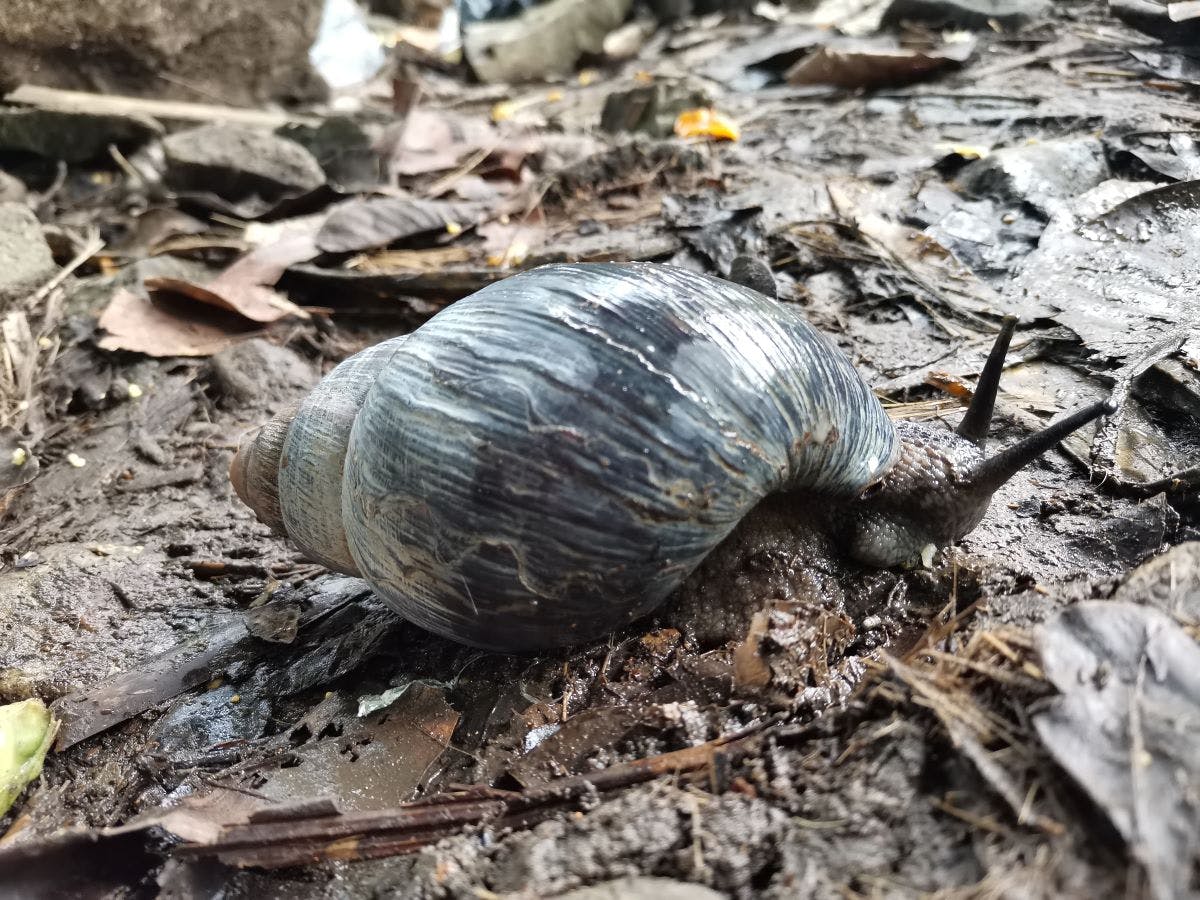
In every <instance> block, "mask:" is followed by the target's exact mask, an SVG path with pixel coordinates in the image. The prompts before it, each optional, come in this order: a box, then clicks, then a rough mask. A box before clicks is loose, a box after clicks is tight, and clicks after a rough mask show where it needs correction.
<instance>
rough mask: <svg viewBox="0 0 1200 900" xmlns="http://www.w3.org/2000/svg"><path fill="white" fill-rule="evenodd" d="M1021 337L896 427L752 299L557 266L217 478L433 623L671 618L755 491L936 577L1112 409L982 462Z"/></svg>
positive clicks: (718, 289) (435, 331)
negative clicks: (961, 391)
mask: <svg viewBox="0 0 1200 900" xmlns="http://www.w3.org/2000/svg"><path fill="white" fill-rule="evenodd" d="M767 274H768V276H769V272H768V273H767ZM758 283H759V284H761V283H762V280H761V279H759V280H758ZM767 290H768V291H769V290H770V289H769V288H768V289H767ZM1014 324H1015V322H1014V320H1008V321H1006V322H1005V324H1004V326H1003V327H1002V329H1001V332H1000V335H999V338H998V339H997V341H996V345H995V347H994V348H993V350H992V352H991V355H990V356H989V359H988V362H987V364H986V366H985V368H984V371H983V374H982V375H981V377H980V381H979V385H978V388H977V390H976V392H975V395H974V398H973V401H972V403H971V405H970V407H969V409H968V411H967V413H966V415H965V417H964V418H963V420H962V423H961V424H960V425H959V426H958V429H957V432H950V431H949V430H946V429H943V428H941V427H936V426H931V425H921V424H915V423H900V424H897V425H893V424H892V422H891V421H890V420H889V418H888V416H887V414H886V413H885V411H884V408H883V406H882V405H881V404H880V402H879V401H878V400H877V399H876V397H875V396H874V394H873V393H872V392H871V390H870V389H869V388H868V387H867V385H866V383H865V382H864V381H863V379H862V378H861V377H860V375H859V374H858V373H857V372H856V371H855V369H854V367H853V366H852V365H851V363H850V361H849V359H848V358H847V357H846V356H845V355H844V354H843V353H842V352H841V351H840V350H839V349H838V348H837V347H836V346H835V345H834V344H833V343H832V342H831V341H830V340H829V339H828V338H826V337H825V336H823V335H822V334H820V333H819V332H818V331H817V330H816V329H814V328H813V327H812V326H811V325H810V324H809V323H808V322H807V321H806V320H805V319H804V318H803V316H802V315H800V313H799V312H797V311H796V310H795V309H794V308H793V307H791V306H789V305H788V304H786V303H781V302H779V301H777V300H775V299H774V298H773V297H771V296H768V295H767V294H766V293H763V292H760V291H756V290H753V289H751V288H749V287H745V286H743V285H741V284H736V283H733V282H731V281H725V280H722V279H718V278H715V277H712V276H708V275H701V274H696V273H694V272H691V271H688V270H684V269H680V268H676V267H672V266H667V265H659V264H653V263H633V264H624V265H618V264H608V263H597V264H575V265H565V264H556V265H548V266H543V267H540V268H537V269H533V270H530V271H528V272H524V273H521V274H518V275H514V276H512V277H510V278H507V279H504V280H502V281H499V282H497V283H495V284H492V285H489V286H487V287H485V288H483V289H482V290H480V291H478V292H477V293H475V294H472V295H471V296H469V297H467V298H465V299H463V300H459V301H458V302H457V303H455V304H453V305H451V306H449V307H447V308H446V309H444V310H442V311H441V312H439V313H438V314H437V315H435V316H434V317H432V318H431V319H430V320H429V321H428V322H426V323H425V324H424V325H422V326H421V327H420V328H418V329H417V330H416V331H414V332H412V333H410V334H408V335H404V336H401V337H397V338H393V339H391V340H389V341H385V342H383V343H381V344H378V345H376V346H373V347H370V348H368V349H366V350H364V351H362V352H361V353H358V354H357V355H355V356H352V357H350V358H349V359H347V360H346V361H344V362H343V363H341V364H340V365H339V366H337V367H336V368H335V369H333V370H332V371H331V372H330V373H329V375H327V376H326V377H325V378H324V379H323V380H322V381H321V382H320V383H319V384H318V385H317V386H316V388H315V389H314V390H313V391H312V393H311V394H310V395H309V396H308V397H307V398H306V399H304V400H303V402H301V403H300V405H299V407H298V408H296V409H293V410H287V411H285V412H283V413H281V414H279V415H277V416H276V417H275V418H274V419H272V420H271V421H270V422H269V423H267V424H266V425H265V426H263V428H262V429H261V430H260V431H259V433H258V435H257V436H256V437H255V438H254V439H253V440H252V441H251V442H249V443H248V444H245V445H243V447H242V448H241V449H240V450H239V451H238V453H237V455H236V456H235V458H234V461H233V463H232V465H231V469H230V474H231V479H232V482H233V485H234V488H235V491H236V493H237V494H238V496H239V497H240V498H241V499H242V501H243V502H245V503H246V504H247V505H248V506H250V507H251V508H252V509H253V510H254V511H255V513H256V514H257V515H258V517H259V519H260V520H261V521H263V522H265V523H266V524H268V525H270V526H271V527H272V528H274V529H275V530H276V531H279V532H282V533H283V534H286V535H287V536H288V537H290V538H291V539H292V540H293V541H294V542H295V543H296V544H297V545H298V546H299V547H300V549H301V550H303V551H304V553H305V554H306V555H308V556H309V557H310V558H312V559H313V560H315V561H317V562H320V563H322V564H324V565H325V566H327V567H329V568H331V569H334V570H337V571H340V572H344V573H347V574H351V575H356V576H360V577H362V578H364V579H366V581H367V582H368V583H369V584H370V585H371V586H372V587H373V588H374V589H375V591H376V592H377V593H378V594H379V596H381V597H382V598H383V599H384V600H385V601H386V602H387V603H388V604H389V605H391V606H392V607H393V608H394V609H395V610H396V611H397V612H399V613H400V614H401V615H402V616H404V617H405V618H407V619H409V620H410V621H412V622H414V623H416V624H418V625H420V626H422V627H424V628H426V629H428V630H430V631H433V632H435V633H437V634H440V635H443V636H446V637H449V638H452V639H454V640H457V641H459V642H462V643H466V644H471V645H475V646H480V647H485V648H489V649H496V650H505V651H524V650H534V649H542V648H548V647H552V646H557V645H565V644H572V643H577V642H581V641H583V640H586V639H591V638H596V637H599V636H602V635H604V634H607V633H609V632H611V631H613V630H615V629H616V628H618V627H620V626H622V625H624V624H626V623H628V622H630V621H632V620H634V619H636V618H638V617H641V616H643V615H645V614H646V613H648V612H650V611H651V610H653V609H654V608H656V607H657V606H659V605H660V604H661V603H663V602H664V601H665V600H666V599H667V598H668V597H669V596H671V594H672V592H674V591H675V590H676V589H677V588H678V587H679V586H680V585H681V584H682V583H683V581H684V580H685V579H686V578H687V577H688V576H689V574H690V573H692V572H693V571H694V570H695V569H696V568H697V566H699V564H700V563H701V562H702V561H703V560H704V559H705V557H707V556H708V555H709V554H710V553H711V552H712V551H713V550H714V548H716V547H717V546H718V545H720V544H721V543H722V541H723V540H724V539H725V538H726V537H727V536H728V535H730V533H731V532H733V531H734V529H735V527H736V526H737V525H738V523H739V522H740V521H741V520H742V519H744V518H745V517H747V516H748V515H751V514H752V513H753V510H754V509H755V508H756V506H758V505H759V503H760V501H762V500H763V499H764V498H766V497H768V496H773V495H780V496H781V497H782V498H784V500H782V501H780V502H786V503H792V502H793V501H794V503H795V504H796V508H797V509H800V508H804V509H808V510H812V509H814V508H815V509H818V510H820V511H822V520H823V521H824V522H825V523H826V527H827V528H828V529H829V531H830V534H831V535H833V536H834V537H835V539H836V541H837V542H838V544H839V546H840V547H842V548H844V550H845V552H846V553H848V554H849V555H850V556H851V557H853V558H854V559H856V560H858V561H860V562H862V563H865V564H869V565H872V566H878V567H889V566H896V565H902V564H904V565H911V564H916V563H918V562H920V561H922V558H923V560H924V562H925V563H926V564H928V563H929V561H930V558H931V555H932V553H933V552H934V550H936V549H937V548H940V547H943V546H946V545H948V544H950V543H951V542H953V541H955V540H957V539H958V538H960V537H962V536H964V535H965V534H967V533H968V532H969V531H971V530H972V529H973V528H974V527H975V526H976V525H977V524H978V523H979V522H980V520H981V519H982V517H983V515H984V513H985V511H986V510H987V507H988V503H989V501H990V498H991V495H992V493H993V492H994V491H995V490H996V488H997V487H998V486H999V485H1001V484H1002V483H1003V482H1004V481H1005V480H1007V479H1008V478H1009V477H1011V476H1012V475H1013V474H1014V473H1015V472H1016V471H1017V470H1019V469H1020V468H1022V467H1023V466H1025V465H1026V464H1027V463H1028V462H1030V461H1031V460H1032V459H1034V458H1035V457H1037V456H1038V455H1040V454H1041V453H1042V452H1044V451H1045V450H1047V449H1048V448H1050V447H1052V446H1053V445H1055V444H1056V443H1057V442H1058V441H1059V440H1061V439H1062V438H1063V437H1064V436H1066V435H1067V434H1068V433H1070V432H1071V431H1073V430H1074V429H1076V428H1078V427H1079V426H1081V425H1082V424H1084V423H1086V422H1088V421H1090V420H1092V419H1095V418H1097V417H1098V416H1100V415H1102V414H1104V413H1106V412H1111V408H1110V407H1109V406H1107V405H1105V404H1104V403H1097V404H1093V405H1091V406H1088V407H1086V408H1084V409H1081V410H1079V411H1077V412H1075V413H1073V414H1071V415H1068V416H1066V417H1064V418H1063V419H1061V420H1059V421H1057V422H1055V423H1053V424H1051V425H1049V426H1048V427H1047V428H1045V429H1044V430H1043V431H1041V432H1039V433H1037V434H1034V435H1032V436H1030V437H1028V438H1026V439H1025V440H1023V441H1021V442H1019V443H1017V444H1016V445H1014V446H1011V447H1009V448H1007V449H1005V450H1003V451H1001V452H1000V453H998V454H996V455H994V456H992V457H990V458H986V459H985V458H984V454H983V449H982V447H983V441H984V437H985V435H986V432H987V429H988V424H989V420H990V418H991V415H992V408H993V404H994V400H995V396H996V390H997V385H998V382H999V377H1000V372H1001V370H1002V368H1003V361H1004V355H1005V353H1006V351H1007V347H1008V343H1009V340H1010V339H1011V337H1012V333H1013V328H1014ZM775 505H776V506H777V505H778V503H776V504H775Z"/></svg>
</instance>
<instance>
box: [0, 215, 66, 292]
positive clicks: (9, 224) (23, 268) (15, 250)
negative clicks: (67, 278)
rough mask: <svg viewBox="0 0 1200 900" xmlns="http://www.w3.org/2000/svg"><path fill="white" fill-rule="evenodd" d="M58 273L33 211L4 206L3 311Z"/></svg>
mask: <svg viewBox="0 0 1200 900" xmlns="http://www.w3.org/2000/svg"><path fill="white" fill-rule="evenodd" d="M57 270H58V267H57V266H56V265H55V263H54V257H53V256H52V255H51V253H50V245H49V244H47V243H46V238H45V237H43V236H42V225H41V223H40V222H39V221H38V220H37V216H35V215H34V214H33V210H31V209H30V208H29V207H28V206H26V205H25V204H23V203H0V310H3V308H4V306H5V305H6V303H7V302H9V301H12V300H19V299H21V298H22V297H24V296H25V295H26V294H28V293H30V292H31V291H34V290H36V289H37V288H38V287H40V286H41V285H42V284H43V283H44V282H45V281H46V280H47V279H49V278H50V277H51V276H52V275H53V274H54V273H55V272H56V271H57Z"/></svg>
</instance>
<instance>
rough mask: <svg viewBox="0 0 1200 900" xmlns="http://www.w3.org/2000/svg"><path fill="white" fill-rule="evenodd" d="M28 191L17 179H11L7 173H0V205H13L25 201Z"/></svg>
mask: <svg viewBox="0 0 1200 900" xmlns="http://www.w3.org/2000/svg"><path fill="white" fill-rule="evenodd" d="M27 193H28V191H27V190H26V188H25V183H24V182H23V181H21V179H19V178H13V176H11V175H9V174H8V173H7V172H3V171H0V203H15V202H18V201H20V200H24V199H25V195H26V194H27Z"/></svg>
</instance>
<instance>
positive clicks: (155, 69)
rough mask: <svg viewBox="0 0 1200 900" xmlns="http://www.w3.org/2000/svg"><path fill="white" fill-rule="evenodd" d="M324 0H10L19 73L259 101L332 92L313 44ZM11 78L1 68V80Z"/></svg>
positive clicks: (158, 93)
mask: <svg viewBox="0 0 1200 900" xmlns="http://www.w3.org/2000/svg"><path fill="white" fill-rule="evenodd" d="M323 5H324V3H323V0H257V2H254V3H243V2H242V0H209V2H206V3H193V2H191V0H6V2H5V3H4V27H3V28H2V29H0V60H3V61H4V68H5V70H6V73H7V75H8V76H9V77H10V79H11V80H13V81H18V82H26V83H30V84H40V85H46V86H48V87H57V88H68V89H72V90H88V91H97V92H101V93H113V94H130V95H136V96H155V97H168V98H175V99H180V100H191V101H201V102H212V101H213V99H214V98H219V99H218V102H225V103H229V104H232V105H240V106H247V105H254V104H260V103H262V102H264V101H267V100H288V99H311V98H316V97H319V96H321V95H322V94H323V93H324V92H325V88H324V84H323V83H322V82H321V80H320V79H319V78H318V77H317V76H316V75H315V74H314V73H313V70H312V66H311V64H310V62H309V58H308V50H309V48H310V47H311V46H312V43H313V40H314V39H315V37H316V34H317V27H318V24H319V23H320V19H321V9H322V7H323ZM3 80H4V78H3V77H0V81H3Z"/></svg>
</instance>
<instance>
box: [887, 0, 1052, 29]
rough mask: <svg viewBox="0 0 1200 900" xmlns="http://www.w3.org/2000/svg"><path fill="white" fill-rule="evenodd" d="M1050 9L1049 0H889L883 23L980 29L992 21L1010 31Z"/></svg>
mask: <svg viewBox="0 0 1200 900" xmlns="http://www.w3.org/2000/svg"><path fill="white" fill-rule="evenodd" d="M1050 9H1051V3H1050V0H892V4H891V6H889V7H888V8H887V11H886V12H885V13H884V14H883V24H884V25H885V26H886V25H898V24H900V23H901V22H913V23H920V24H922V25H932V26H934V27H938V28H944V27H951V28H974V29H979V30H984V29H988V28H990V27H991V25H992V23H993V22H995V23H996V24H997V25H999V26H1000V27H1001V28H1003V29H1005V30H1006V31H1012V30H1015V29H1017V28H1020V27H1021V26H1022V25H1028V24H1029V23H1030V22H1033V21H1035V20H1037V19H1040V18H1043V17H1045V16H1047V15H1049V13H1050Z"/></svg>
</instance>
